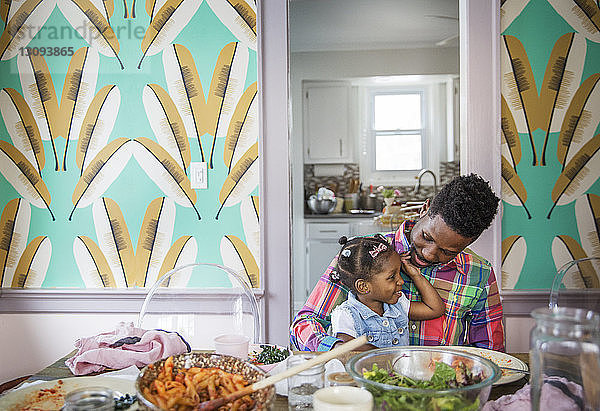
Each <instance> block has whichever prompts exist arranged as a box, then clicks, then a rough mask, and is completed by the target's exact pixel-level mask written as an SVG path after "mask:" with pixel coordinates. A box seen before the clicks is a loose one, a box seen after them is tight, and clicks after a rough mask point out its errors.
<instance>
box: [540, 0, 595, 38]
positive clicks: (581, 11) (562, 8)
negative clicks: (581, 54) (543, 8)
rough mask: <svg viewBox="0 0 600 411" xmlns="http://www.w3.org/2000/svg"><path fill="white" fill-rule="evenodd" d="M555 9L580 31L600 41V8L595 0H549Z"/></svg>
mask: <svg viewBox="0 0 600 411" xmlns="http://www.w3.org/2000/svg"><path fill="white" fill-rule="evenodd" d="M548 3H550V4H551V5H552V7H554V10H556V12H557V13H558V14H560V16H561V17H562V18H563V19H565V21H566V22H567V23H569V25H570V26H571V27H573V29H575V30H576V31H577V32H578V33H581V34H583V35H584V36H585V37H586V38H587V39H588V40H590V41H593V42H594V43H600V8H599V7H598V2H597V1H596V2H595V1H594V0H548Z"/></svg>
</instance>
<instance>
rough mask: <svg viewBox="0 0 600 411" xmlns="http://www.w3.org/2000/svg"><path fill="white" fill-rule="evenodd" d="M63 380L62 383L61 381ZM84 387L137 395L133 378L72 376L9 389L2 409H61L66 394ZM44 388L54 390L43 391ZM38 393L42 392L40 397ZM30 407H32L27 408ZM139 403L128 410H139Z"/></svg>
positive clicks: (1, 398)
mask: <svg viewBox="0 0 600 411" xmlns="http://www.w3.org/2000/svg"><path fill="white" fill-rule="evenodd" d="M59 381H62V384H61V383H60V382H59ZM84 387H107V388H110V389H111V390H113V391H115V394H116V395H118V396H121V395H125V394H129V395H135V384H134V381H133V380H129V379H125V378H117V377H103V376H101V375H99V376H94V377H72V378H63V379H61V380H53V381H44V382H41V383H38V384H32V385H29V386H27V387H24V388H19V389H16V390H13V391H9V392H8V393H6V394H4V395H3V396H1V397H0V410H10V411H12V410H20V409H23V408H26V407H28V406H29V407H31V409H40V410H60V409H61V407H62V406H63V405H65V395H66V394H67V393H69V392H71V391H73V390H76V389H78V388H84ZM42 390H54V392H53V393H52V392H50V391H42ZM38 394H40V396H39V398H38ZM27 409H30V408H27ZM137 409H138V408H137V403H135V404H133V405H132V406H131V407H129V408H128V410H131V411H133V410H137Z"/></svg>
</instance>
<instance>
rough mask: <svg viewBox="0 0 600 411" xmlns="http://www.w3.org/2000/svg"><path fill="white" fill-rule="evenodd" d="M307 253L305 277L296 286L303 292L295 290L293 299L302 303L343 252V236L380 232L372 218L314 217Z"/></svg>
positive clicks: (308, 227) (307, 229)
mask: <svg viewBox="0 0 600 411" xmlns="http://www.w3.org/2000/svg"><path fill="white" fill-rule="evenodd" d="M305 221H306V224H305V234H306V250H305V260H304V261H305V262H304V268H305V269H304V276H303V277H304V278H303V279H302V280H301V281H298V282H297V284H298V285H299V286H300V287H302V289H301V290H295V291H294V295H295V296H296V297H295V298H294V300H298V302H299V303H301V304H303V303H304V301H306V297H308V295H309V293H310V292H311V291H312V289H313V288H314V287H315V285H316V284H317V281H318V280H319V278H320V277H321V275H322V274H323V272H325V270H326V269H327V266H328V265H329V263H330V262H331V260H332V259H333V257H334V256H335V255H336V254H337V253H338V252H339V251H340V248H341V245H340V244H339V243H338V239H339V238H340V237H341V236H346V237H352V236H355V235H366V234H372V233H376V232H378V231H380V227H379V226H378V225H376V224H375V223H374V222H373V219H372V218H362V217H349V218H340V217H332V218H323V217H320V218H315V219H310V218H308V219H306V220H305Z"/></svg>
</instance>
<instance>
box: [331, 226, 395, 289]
mask: <svg viewBox="0 0 600 411" xmlns="http://www.w3.org/2000/svg"><path fill="white" fill-rule="evenodd" d="M338 242H339V243H340V244H341V245H342V249H341V250H340V252H339V254H338V260H337V265H336V266H335V269H334V270H333V271H332V272H331V274H330V275H329V278H330V280H331V281H332V282H334V283H341V284H343V285H344V286H346V287H347V288H349V289H350V290H352V291H354V292H355V293H356V289H355V287H354V283H355V282H356V280H359V279H364V280H367V281H368V280H369V279H370V278H371V276H372V275H373V274H374V273H376V272H378V271H380V269H381V267H382V265H383V264H384V263H385V262H386V261H387V256H388V254H389V253H395V252H396V251H395V250H394V247H392V245H391V244H390V243H388V241H387V240H386V239H385V237H384V236H382V235H381V234H376V235H375V236H373V237H353V238H350V239H348V238H347V237H345V236H344V237H340V239H339V240H338ZM383 257H386V258H383Z"/></svg>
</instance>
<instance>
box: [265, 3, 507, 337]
mask: <svg viewBox="0 0 600 411" xmlns="http://www.w3.org/2000/svg"><path fill="white" fill-rule="evenodd" d="M287 3H288V2H287V0H262V1H259V2H258V31H259V33H258V65H259V67H258V82H259V93H260V102H261V110H260V112H261V114H260V145H259V154H260V163H261V183H260V224H261V239H262V241H261V271H262V273H263V275H264V277H263V278H264V283H265V284H264V288H265V316H264V317H265V321H264V323H265V327H266V341H269V342H271V343H277V344H282V345H287V344H288V341H289V337H288V328H289V324H290V321H291V318H290V315H291V284H292V282H291V278H290V277H291V227H292V226H291V220H290V218H291V189H290V182H291V179H290V161H289V158H290V154H289V152H290V151H289V150H290V138H289V135H290V132H289V124H290V118H289V116H290V110H289V107H290V103H289V53H288V44H289V41H288V24H287V13H288V5H287ZM459 4H460V6H459V10H460V66H461V67H460V78H461V81H460V95H461V153H460V154H461V159H460V161H461V173H470V172H476V173H478V174H480V175H481V176H483V177H484V178H485V179H487V180H488V181H490V184H491V186H492V188H493V189H494V191H495V192H496V193H498V195H500V187H501V186H500V108H499V106H500V104H499V102H500V87H499V74H498V73H499V67H500V61H499V53H498V41H499V33H500V31H499V27H500V25H499V19H500V17H499V16H500V11H499V2H498V1H497V0H460V2H459ZM490 148H491V149H490ZM500 217H501V216H500V215H498V216H497V217H496V219H495V220H494V222H493V225H492V227H491V229H490V230H488V231H486V233H485V234H484V235H483V236H482V237H481V238H480V239H479V240H478V241H477V242H476V243H475V244H474V246H473V248H474V250H475V251H476V252H478V253H480V254H481V255H482V256H484V257H486V258H487V259H489V260H490V261H491V262H492V264H493V265H494V268H495V270H496V272H497V273H498V274H499V273H500V271H499V268H500V265H499V264H500V256H501V251H500V244H501V241H500V239H501V236H500V228H501V225H500V221H501V218H500Z"/></svg>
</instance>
